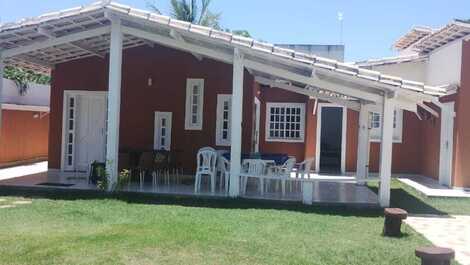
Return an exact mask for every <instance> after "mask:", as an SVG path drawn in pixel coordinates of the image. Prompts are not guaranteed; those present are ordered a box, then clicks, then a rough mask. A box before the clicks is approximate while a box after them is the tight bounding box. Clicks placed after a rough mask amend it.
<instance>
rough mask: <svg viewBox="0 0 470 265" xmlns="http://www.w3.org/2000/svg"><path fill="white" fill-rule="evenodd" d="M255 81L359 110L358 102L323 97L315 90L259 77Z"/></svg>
mask: <svg viewBox="0 0 470 265" xmlns="http://www.w3.org/2000/svg"><path fill="white" fill-rule="evenodd" d="M255 81H256V82H258V83H260V84H263V85H267V86H271V87H278V88H281V89H284V90H287V91H290V92H294V93H297V94H302V95H306V96H310V97H315V98H320V99H323V100H326V101H329V102H332V103H336V104H339V105H341V106H345V107H347V108H350V109H353V110H356V111H359V109H360V104H359V103H358V102H354V101H350V100H345V99H341V98H338V97H332V96H328V95H324V94H322V93H319V92H317V91H315V90H309V89H305V88H301V87H298V86H293V85H287V84H283V83H279V82H275V81H273V80H271V79H268V78H264V77H260V76H256V77H255Z"/></svg>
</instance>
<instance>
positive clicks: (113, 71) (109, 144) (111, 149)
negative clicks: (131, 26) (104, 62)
mask: <svg viewBox="0 0 470 265" xmlns="http://www.w3.org/2000/svg"><path fill="white" fill-rule="evenodd" d="M122 42H123V34H122V29H121V22H120V20H112V21H111V39H110V51H109V82H108V83H109V88H108V126H107V135H106V171H107V174H108V183H109V185H108V189H109V190H113V189H114V188H115V186H116V183H117V178H118V173H119V172H118V162H119V161H118V158H119V118H120V110H121V71H122Z"/></svg>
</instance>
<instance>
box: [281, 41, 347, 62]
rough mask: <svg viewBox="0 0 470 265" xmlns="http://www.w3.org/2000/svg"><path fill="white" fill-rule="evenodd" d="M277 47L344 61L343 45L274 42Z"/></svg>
mask: <svg viewBox="0 0 470 265" xmlns="http://www.w3.org/2000/svg"><path fill="white" fill-rule="evenodd" d="M275 45H276V46H278V47H281V48H286V49H292V50H294V51H296V52H302V53H306V54H312V55H316V56H320V57H324V58H328V59H333V60H336V61H339V62H343V61H344V45H321V44H275Z"/></svg>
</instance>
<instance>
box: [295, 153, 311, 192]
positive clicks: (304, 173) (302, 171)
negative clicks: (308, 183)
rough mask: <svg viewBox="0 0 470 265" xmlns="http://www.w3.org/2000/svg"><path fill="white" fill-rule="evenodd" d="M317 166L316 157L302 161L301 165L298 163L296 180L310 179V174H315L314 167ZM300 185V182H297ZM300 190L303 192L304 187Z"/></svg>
mask: <svg viewBox="0 0 470 265" xmlns="http://www.w3.org/2000/svg"><path fill="white" fill-rule="evenodd" d="M314 164H315V157H309V158H307V159H305V160H304V161H302V162H301V163H298V164H297V166H296V168H297V171H296V172H295V178H296V179H310V173H311V172H313V169H312V168H313V166H314ZM297 182H298V183H300V182H299V181H297ZM299 186H300V187H299V190H300V192H302V185H299Z"/></svg>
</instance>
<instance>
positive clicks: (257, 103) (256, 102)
mask: <svg viewBox="0 0 470 265" xmlns="http://www.w3.org/2000/svg"><path fill="white" fill-rule="evenodd" d="M254 105H255V106H256V108H257V110H258V111H257V112H256V113H255V128H254V129H255V131H254V132H255V135H253V138H254V141H255V145H254V146H253V149H254V150H253V152H255V153H258V152H259V139H260V135H259V134H260V127H261V101H260V100H259V99H258V98H257V97H255V99H254Z"/></svg>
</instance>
